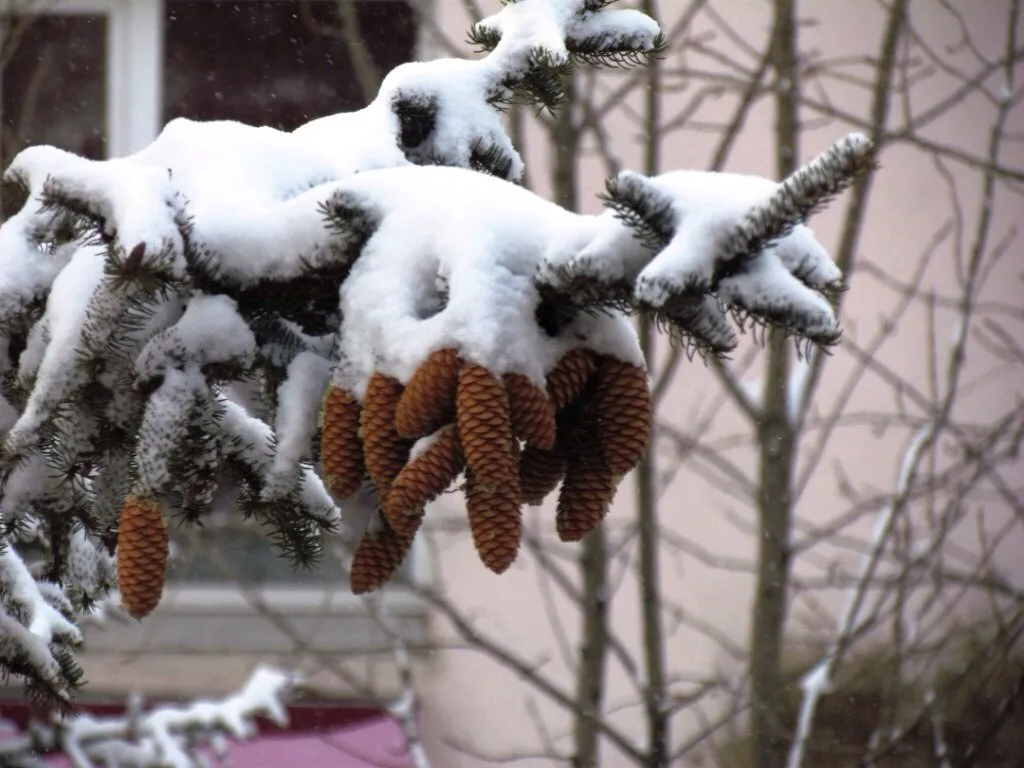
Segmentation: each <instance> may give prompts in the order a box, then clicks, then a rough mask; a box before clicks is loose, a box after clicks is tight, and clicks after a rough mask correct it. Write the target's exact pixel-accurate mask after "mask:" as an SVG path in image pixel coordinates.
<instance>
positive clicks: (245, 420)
mask: <svg viewBox="0 0 1024 768" xmlns="http://www.w3.org/2000/svg"><path fill="white" fill-rule="evenodd" d="M218 402H219V405H220V406H221V408H222V409H223V415H222V416H221V418H220V419H219V421H218V422H217V428H218V431H220V432H221V433H222V434H223V435H224V436H225V437H226V438H227V439H228V440H231V441H234V442H235V444H236V445H237V450H238V451H239V453H240V456H239V457H240V458H241V459H242V461H244V462H245V463H246V464H248V465H249V467H250V468H251V469H252V470H253V471H254V472H256V473H257V474H259V475H264V476H266V475H269V474H270V473H271V472H272V470H273V466H274V453H275V445H274V443H275V435H274V431H273V430H272V429H271V428H270V427H269V426H268V425H267V424H266V423H265V422H263V421H261V420H260V419H257V418H256V417H254V416H251V415H250V414H249V413H247V412H246V410H245V408H243V407H242V406H241V405H239V404H238V403H235V402H232V401H231V400H228V399H227V398H225V397H223V396H221V397H220V398H219V399H218ZM299 482H300V484H301V485H300V488H299V492H300V494H301V499H302V502H303V506H304V508H305V510H306V511H307V512H310V513H313V514H318V515H319V520H320V522H321V523H322V524H323V525H325V526H327V527H330V528H333V527H334V526H336V525H337V524H338V522H339V521H340V520H341V511H340V510H339V509H338V507H337V506H336V505H335V503H334V499H333V498H332V497H331V495H330V494H329V493H328V492H327V489H326V488H325V487H324V484H323V481H322V480H321V479H320V476H319V475H317V474H316V472H314V471H313V469H312V468H311V467H303V468H302V470H301V472H300V475H299ZM271 488H272V490H278V489H277V488H276V487H275V486H271Z"/></svg>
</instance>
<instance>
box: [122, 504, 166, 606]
mask: <svg viewBox="0 0 1024 768" xmlns="http://www.w3.org/2000/svg"><path fill="white" fill-rule="evenodd" d="M168 544H169V537H168V533H167V519H166V518H165V517H164V510H163V506H162V505H161V504H160V502H158V501H155V500H154V499H147V498H140V497H138V496H136V495H134V494H129V496H128V497H127V498H125V500H124V506H122V507H121V519H120V522H119V523H118V531H117V583H118V588H119V589H120V591H121V606H122V607H123V608H124V609H125V610H126V611H127V612H128V613H129V615H131V616H133V617H134V618H136V619H141V618H142V617H143V616H146V615H148V614H149V613H151V612H152V611H153V609H154V608H156V607H157V605H158V604H159V603H160V597H161V595H163V591H164V578H165V577H166V574H167V551H168Z"/></svg>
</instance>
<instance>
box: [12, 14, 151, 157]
mask: <svg viewBox="0 0 1024 768" xmlns="http://www.w3.org/2000/svg"><path fill="white" fill-rule="evenodd" d="M18 12H30V13H39V14H48V15H50V14H62V15H69V16H70V15H75V16H85V15H103V16H106V18H107V23H108V30H109V35H110V36H109V38H108V40H107V56H106V64H107V82H106V98H107V103H106V113H107V124H106V126H105V128H106V133H107V156H108V157H124V156H125V155H130V154H132V153H133V152H137V151H139V150H140V149H142V148H143V147H145V146H146V145H147V144H149V143H150V142H151V141H153V139H154V138H156V135H157V132H158V131H159V130H160V118H161V115H160V112H161V103H162V99H161V88H162V86H163V77H162V76H161V75H162V71H161V70H162V62H163V34H162V25H163V13H164V0H35V1H34V2H26V0H0V14H4V13H18ZM2 23H3V22H2V21H0V24H2ZM0 31H2V30H0Z"/></svg>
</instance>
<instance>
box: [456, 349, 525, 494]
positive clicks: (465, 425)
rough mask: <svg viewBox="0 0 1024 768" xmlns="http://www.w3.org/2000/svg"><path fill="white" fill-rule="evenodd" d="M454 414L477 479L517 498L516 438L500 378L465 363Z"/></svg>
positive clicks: (469, 462)
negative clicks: (513, 434)
mask: <svg viewBox="0 0 1024 768" xmlns="http://www.w3.org/2000/svg"><path fill="white" fill-rule="evenodd" d="M455 414H456V422H457V424H458V431H459V442H460V443H462V450H463V451H464V452H465V455H466V464H467V465H468V466H469V468H470V469H472V470H473V475H474V476H475V478H476V480H475V482H476V483H477V484H478V485H479V486H480V487H482V488H484V489H486V490H487V491H488V492H492V493H497V494H499V495H502V496H504V497H506V498H508V499H511V500H513V501H515V500H516V499H518V498H519V477H518V473H517V472H516V456H515V440H514V438H513V437H512V421H511V416H510V414H509V407H508V396H507V395H506V394H505V388H504V387H503V386H502V385H501V381H500V380H499V379H498V378H497V377H496V376H495V375H494V374H493V373H491V372H490V371H488V370H487V369H486V368H484V367H482V366H479V365H472V364H466V365H463V366H462V369H461V370H460V371H459V388H458V393H457V397H456V405H455Z"/></svg>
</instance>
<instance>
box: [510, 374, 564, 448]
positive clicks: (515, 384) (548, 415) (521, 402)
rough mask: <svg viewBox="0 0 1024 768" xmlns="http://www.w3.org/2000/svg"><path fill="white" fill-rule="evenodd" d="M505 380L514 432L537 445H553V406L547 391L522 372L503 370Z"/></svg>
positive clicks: (541, 446)
mask: <svg viewBox="0 0 1024 768" xmlns="http://www.w3.org/2000/svg"><path fill="white" fill-rule="evenodd" d="M504 384H505V391H506V392H507V393H508V405H509V411H510V412H511V416H512V432H513V433H514V434H515V436H516V437H518V438H519V439H520V440H525V441H526V442H527V443H529V444H530V445H535V446H537V447H538V448H547V449H550V448H553V447H554V445H555V433H556V430H555V407H554V405H553V404H552V402H551V400H550V399H548V396H547V393H546V392H544V390H542V389H541V388H540V387H538V386H537V385H535V384H534V383H533V382H532V381H530V380H529V379H528V378H527V377H526V376H523V375H522V374H521V373H506V374H505V377H504Z"/></svg>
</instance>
